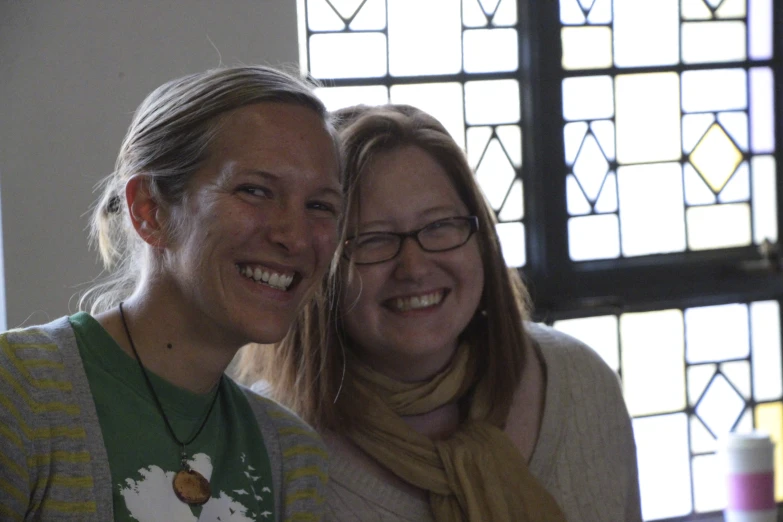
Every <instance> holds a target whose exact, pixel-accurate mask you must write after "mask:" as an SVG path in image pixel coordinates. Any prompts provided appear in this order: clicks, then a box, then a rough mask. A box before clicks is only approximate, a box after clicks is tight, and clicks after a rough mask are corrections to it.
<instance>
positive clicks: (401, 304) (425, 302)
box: [394, 292, 443, 312]
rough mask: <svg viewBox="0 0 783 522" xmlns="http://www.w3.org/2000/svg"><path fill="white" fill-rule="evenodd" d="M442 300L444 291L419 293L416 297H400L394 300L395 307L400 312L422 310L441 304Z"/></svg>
mask: <svg viewBox="0 0 783 522" xmlns="http://www.w3.org/2000/svg"><path fill="white" fill-rule="evenodd" d="M442 300H443V292H432V293H431V294H425V295H418V296H414V297H404V298H403V297H398V298H397V299H395V300H394V308H395V309H396V310H397V311H400V312H407V311H409V310H420V309H422V308H427V307H430V306H435V305H437V304H440V302H441V301H442Z"/></svg>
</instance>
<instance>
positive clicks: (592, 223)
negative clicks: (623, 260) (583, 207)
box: [568, 214, 620, 261]
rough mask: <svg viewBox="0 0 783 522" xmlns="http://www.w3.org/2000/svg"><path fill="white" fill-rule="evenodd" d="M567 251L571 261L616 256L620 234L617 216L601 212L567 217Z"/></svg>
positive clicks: (617, 254) (618, 249) (618, 252)
mask: <svg viewBox="0 0 783 522" xmlns="http://www.w3.org/2000/svg"><path fill="white" fill-rule="evenodd" d="M568 253H569V256H570V257H571V260H573V261H587V260H590V259H611V258H615V257H618V256H619V255H620V234H619V231H618V222H617V216H616V215H614V214H603V215H596V216H584V217H575V218H571V219H569V220H568Z"/></svg>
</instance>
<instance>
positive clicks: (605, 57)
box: [560, 26, 612, 70]
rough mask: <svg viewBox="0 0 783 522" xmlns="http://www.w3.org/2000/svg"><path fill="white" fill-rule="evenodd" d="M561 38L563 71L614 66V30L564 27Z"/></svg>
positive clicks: (607, 28)
mask: <svg viewBox="0 0 783 522" xmlns="http://www.w3.org/2000/svg"><path fill="white" fill-rule="evenodd" d="M560 37H561V41H562V46H563V54H562V64H563V69H566V70H572V69H601V68H605V67H611V66H612V30H611V29H610V28H609V27H589V26H588V27H564V28H563V29H561V36H560Z"/></svg>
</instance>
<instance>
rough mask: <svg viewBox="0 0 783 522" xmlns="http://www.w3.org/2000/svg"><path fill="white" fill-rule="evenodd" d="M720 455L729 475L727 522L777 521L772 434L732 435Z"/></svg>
mask: <svg viewBox="0 0 783 522" xmlns="http://www.w3.org/2000/svg"><path fill="white" fill-rule="evenodd" d="M721 442H722V444H721V449H720V453H721V455H722V461H723V465H724V470H725V473H726V493H727V496H726V509H725V511H724V512H723V515H724V518H725V520H726V522H776V521H777V505H776V504H775V478H774V462H773V458H772V457H773V453H774V449H775V446H774V445H773V443H772V441H771V440H770V438H769V435H767V434H766V433H761V432H752V433H730V434H728V435H727V436H726V437H725V438H724V439H723V440H722V441H721Z"/></svg>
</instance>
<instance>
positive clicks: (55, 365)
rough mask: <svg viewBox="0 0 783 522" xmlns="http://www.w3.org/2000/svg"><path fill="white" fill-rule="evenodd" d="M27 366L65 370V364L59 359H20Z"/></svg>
mask: <svg viewBox="0 0 783 522" xmlns="http://www.w3.org/2000/svg"><path fill="white" fill-rule="evenodd" d="M20 361H21V363H22V364H23V365H24V366H25V368H27V369H30V368H51V369H53V370H58V371H65V365H64V364H63V363H61V362H58V361H50V360H49V359H20Z"/></svg>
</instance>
